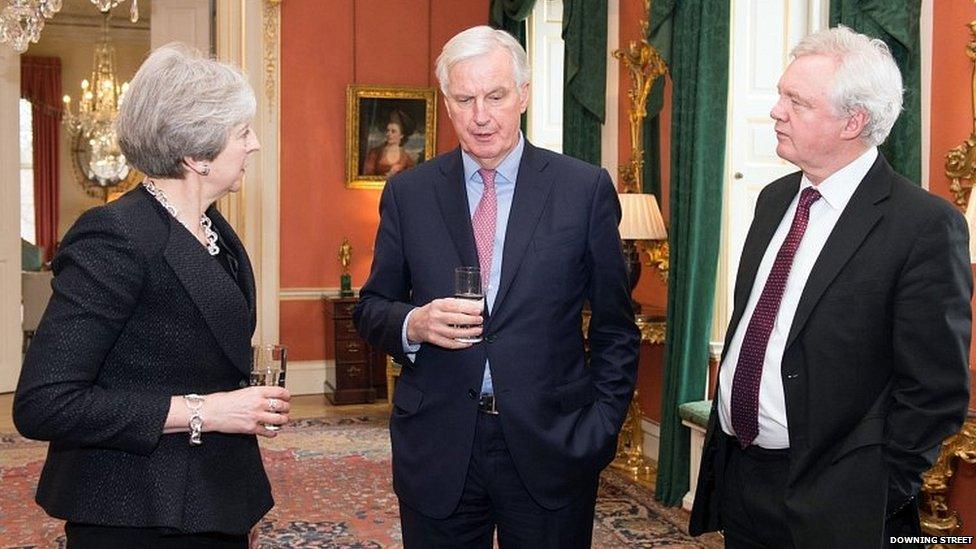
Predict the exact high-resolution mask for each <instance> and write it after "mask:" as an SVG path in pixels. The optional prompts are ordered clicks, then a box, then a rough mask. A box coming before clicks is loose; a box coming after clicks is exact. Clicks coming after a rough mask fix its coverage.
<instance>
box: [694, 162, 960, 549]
mask: <svg viewBox="0 0 976 549" xmlns="http://www.w3.org/2000/svg"><path fill="white" fill-rule="evenodd" d="M800 177H801V175H800V174H799V173H794V174H791V175H788V176H786V177H783V178H782V179H779V180H777V181H775V182H773V183H772V184H770V185H769V186H768V187H766V188H765V189H764V190H763V191H762V193H761V194H760V195H759V200H758V202H757V204H756V216H755V220H754V221H753V224H752V227H750V229H749V233H748V235H747V236H746V242H745V246H744V249H743V253H742V261H741V263H740V265H739V272H738V275H737V278H736V284H735V308H734V311H733V313H732V320H731V323H730V324H729V328H728V332H727V334H726V341H725V346H726V349H728V346H729V342H730V341H731V339H732V336H733V335H734V334H735V330H736V328H737V327H738V326H739V321H740V320H741V318H742V314H743V309H744V308H745V306H746V303H747V301H748V299H749V293H750V291H751V290H752V287H753V283H754V281H755V277H756V271H757V270H758V268H759V263H760V261H761V260H762V257H763V253H764V252H765V250H766V248H767V246H768V244H769V241H770V239H771V238H772V235H773V233H774V232H775V231H776V227H777V226H778V225H779V222H780V220H781V219H782V218H783V215H784V214H785V213H786V210H787V208H788V207H789V205H790V202H791V201H792V200H793V198H794V196H796V193H797V192H798V189H799V184H800ZM972 286H973V284H972V272H971V271H970V266H969V254H968V246H967V229H966V223H965V220H964V219H963V217H962V215H961V214H960V213H959V212H958V211H956V209H955V208H954V207H953V206H952V205H950V204H949V203H948V202H946V201H945V200H943V199H941V198H939V197H937V196H935V195H932V194H929V193H928V192H926V191H925V190H923V189H921V188H919V187H917V186H915V185H913V184H911V183H910V182H908V181H907V180H906V179H904V178H903V177H901V176H900V175H898V174H896V173H895V172H894V171H892V169H891V167H890V166H889V165H888V163H887V162H886V161H885V159H884V158H883V157H881V156H880V155H879V157H878V159H877V161H876V162H875V163H874V165H873V166H872V167H871V169H870V171H869V172H868V173H867V175H866V176H865V178H864V180H863V181H861V183H860V185H859V186H858V188H857V190H856V191H855V193H854V195H853V196H852V197H851V200H850V202H849V203H848V205H847V208H846V209H845V210H844V212H843V214H842V215H841V217H840V219H839V220H838V221H837V225H836V226H835V227H834V229H833V232H831V234H830V237H829V238H828V239H827V242H826V244H825V245H824V248H823V251H822V252H821V253H820V256H819V258H818V259H817V262H816V264H815V265H814V268H813V271H812V272H811V273H810V278H809V279H808V280H807V283H806V285H805V287H804V289H803V293H802V296H801V298H800V303H799V306H798V307H797V310H796V315H795V316H794V318H793V324H792V326H791V327H790V332H789V335H788V338H787V343H786V349H785V351H784V353H783V362H782V380H783V388H784V392H785V397H786V414H787V421H788V423H789V437H790V472H789V483H788V487H787V493H786V498H785V502H784V505H786V509H787V515H788V517H789V519H790V530H791V532H792V533H793V541H794V542H795V543H796V546H797V547H811V548H814V547H815V548H822V547H857V548H860V547H865V548H867V547H879V546H881V545H882V544H883V543H884V542H886V541H887V538H886V537H885V536H884V532H885V529H886V528H888V529H889V531H901V532H905V531H906V530H905V528H904V525H896V524H892V523H891V521H890V520H889V521H888V522H889V523H888V524H886V516H895V515H897V517H898V518H899V519H900V520H903V521H907V522H909V523H910V522H914V525H909V527H908V531H911V530H916V531H917V522H918V516H917V511H916V510H915V509H914V508H912V506H911V502H912V501H913V500H912V498H913V496H914V495H915V493H916V492H917V491H918V488H919V485H920V482H921V474H922V472H924V471H925V470H926V469H927V468H928V467H929V466H930V465H931V463H932V461H933V459H934V458H935V456H936V455H937V452H938V448H939V445H940V443H941V442H942V439H943V438H945V437H946V436H948V435H950V434H952V433H954V432H955V431H956V430H958V429H959V427H960V426H961V424H962V421H963V419H964V418H965V414H966V407H967V403H968V400H969V396H968V392H969V382H968V375H969V370H968V366H967V364H968V358H969V339H970V324H971V312H970V297H971V295H972ZM723 358H724V357H723ZM715 402H716V403H717V399H715ZM730 446H731V445H730V439H729V437H727V436H725V434H724V433H723V432H722V428H721V426H720V425H719V422H718V417H717V413H716V410H715V406H714V405H713V409H712V415H711V418H710V420H709V425H708V432H707V434H706V438H705V448H704V452H703V456H702V463H701V472H700V473H699V480H698V489H697V492H696V494H695V505H694V509H693V511H692V515H691V525H690V529H691V532H692V533H693V534H699V533H702V532H705V531H711V530H719V529H721V528H722V517H721V515H720V499H721V493H722V481H723V465H724V463H725V460H726V456H727V451H728V450H729V449H730ZM906 505H908V507H906V508H905V509H903V507H905V506H906ZM906 509H907V510H908V512H901V513H898V511H905V510H906Z"/></svg>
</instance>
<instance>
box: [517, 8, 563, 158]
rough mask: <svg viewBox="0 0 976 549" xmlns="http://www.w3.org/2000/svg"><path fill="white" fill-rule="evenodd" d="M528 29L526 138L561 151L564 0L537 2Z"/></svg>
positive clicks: (535, 143)
mask: <svg viewBox="0 0 976 549" xmlns="http://www.w3.org/2000/svg"><path fill="white" fill-rule="evenodd" d="M526 28H527V31H528V32H527V36H526V40H525V41H526V42H527V44H526V49H527V50H528V54H529V63H530V65H531V66H532V92H531V95H530V96H529V109H528V127H527V128H526V131H527V132H528V136H527V137H528V139H529V141H531V142H532V143H533V144H534V145H535V146H537V147H542V148H544V149H549V150H551V151H556V152H562V150H563V50H564V48H565V45H564V43H563V38H562V32H563V1H562V0H543V1H541V2H536V4H535V7H534V8H532V14H531V15H530V16H529V18H528V20H527V21H526Z"/></svg>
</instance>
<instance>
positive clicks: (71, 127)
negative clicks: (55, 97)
mask: <svg viewBox="0 0 976 549" xmlns="http://www.w3.org/2000/svg"><path fill="white" fill-rule="evenodd" d="M92 1H93V2H94V1H95V0H92ZM103 13H104V15H105V20H104V22H103V23H102V39H101V40H100V41H99V42H98V43H97V44H96V45H95V54H94V61H93V63H92V76H91V80H90V81H89V80H82V81H81V97H80V99H79V101H78V112H77V114H76V113H74V112H72V110H71V96H68V95H65V96H64V118H63V119H62V122H63V123H64V125H65V127H67V129H68V131H69V132H70V133H72V134H73V135H75V136H76V137H77V138H79V139H81V140H82V141H83V142H87V146H88V147H87V148H88V150H89V153H90V154H89V161H88V173H87V174H86V175H87V176H88V178H89V180H92V181H94V182H97V184H98V185H99V186H100V187H111V186H114V185H117V184H118V183H119V182H121V181H123V180H124V179H125V178H126V176H128V175H129V166H128V165H127V164H126V160H125V156H124V155H123V154H122V151H121V150H120V149H119V145H118V139H117V138H116V135H115V128H114V126H113V122H114V121H115V117H116V116H117V115H118V109H119V105H121V103H122V100H123V98H124V96H125V91H126V89H128V87H129V83H128V82H125V83H122V84H121V85H120V84H119V79H118V77H116V76H115V48H114V47H113V46H112V43H111V42H110V41H109V38H108V19H109V14H108V12H107V11H106V12H103Z"/></svg>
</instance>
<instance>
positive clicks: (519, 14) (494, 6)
mask: <svg viewBox="0 0 976 549" xmlns="http://www.w3.org/2000/svg"><path fill="white" fill-rule="evenodd" d="M533 7H535V0H491V4H490V5H489V7H488V24H490V25H491V26H492V27H494V28H496V29H502V30H504V31H508V33H509V34H511V35H512V36H514V37H515V38H516V39H517V40H518V41H519V44H522V47H523V48H524V47H525V20H526V19H527V18H528V17H529V14H531V13H532V8H533Z"/></svg>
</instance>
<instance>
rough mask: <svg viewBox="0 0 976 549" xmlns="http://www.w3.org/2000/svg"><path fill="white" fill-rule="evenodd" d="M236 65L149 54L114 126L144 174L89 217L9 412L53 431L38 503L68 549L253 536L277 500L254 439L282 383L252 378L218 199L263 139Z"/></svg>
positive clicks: (224, 542)
mask: <svg viewBox="0 0 976 549" xmlns="http://www.w3.org/2000/svg"><path fill="white" fill-rule="evenodd" d="M254 111H255V99H254V93H253V91H252V90H251V89H250V87H249V86H248V84H247V81H246V80H245V79H244V77H243V76H242V75H241V73H240V72H239V71H238V70H237V69H235V68H233V67H231V66H229V65H225V64H223V63H219V62H216V61H212V60H209V59H206V58H204V57H202V56H200V55H199V53H198V52H196V51H194V50H191V49H189V48H187V47H185V46H182V45H179V44H170V45H168V46H164V47H162V48H160V49H158V50H156V51H155V52H153V53H152V55H150V56H149V58H148V59H147V60H146V62H145V63H143V65H142V67H141V68H140V69H139V71H138V72H137V73H136V75H135V77H134V78H133V79H132V82H131V84H130V86H129V89H128V92H127V93H126V96H125V100H124V102H123V103H122V106H121V110H120V113H119V117H118V120H117V122H116V124H117V133H118V138H119V145H120V147H121V149H122V152H123V153H124V154H125V156H126V158H127V159H128V161H129V162H130V163H131V164H132V165H133V166H135V167H136V168H138V169H139V170H140V171H142V172H143V173H145V174H147V176H146V179H145V180H144V181H143V183H142V185H141V186H139V187H137V188H136V189H134V190H132V191H130V192H129V193H127V194H126V195H125V196H123V197H121V198H120V199H118V200H116V201H115V202H112V203H110V204H107V205H105V206H100V207H97V208H93V209H91V210H89V211H87V212H85V213H84V214H83V215H82V216H81V218H80V219H79V220H78V221H77V223H75V225H74V226H73V227H72V228H71V230H70V231H69V232H68V234H67V235H66V236H65V238H64V241H63V243H62V244H61V249H60V251H59V253H58V255H57V256H56V257H55V259H54V262H53V269H54V273H55V277H54V282H53V284H52V285H53V288H54V295H53V296H52V298H51V301H50V303H49V305H48V307H47V310H46V311H45V314H44V318H43V319H42V321H41V324H40V326H39V327H38V329H37V332H36V335H35V336H34V340H33V342H32V343H31V345H30V348H29V350H28V352H27V356H26V357H25V360H24V367H23V370H22V371H21V376H20V382H19V384H18V387H17V394H16V396H15V399H14V411H13V414H14V415H13V419H14V422H15V424H16V425H17V429H18V430H19V431H20V432H21V433H22V434H23V435H24V436H26V437H28V438H33V439H38V440H48V441H51V444H50V446H49V449H48V456H47V461H46V462H45V464H44V469H43V471H42V472H41V478H40V482H39V483H38V487H37V502H38V503H39V504H40V505H41V507H43V508H44V510H45V511H47V512H48V514H50V515H51V516H53V517H57V518H61V519H64V520H66V521H67V524H66V525H65V533H66V535H67V541H68V548H69V549H85V548H88V547H93V548H94V547H98V548H100V549H104V548H112V547H120V548H121V547H126V548H129V547H140V548H146V547H174V548H175V547H180V548H182V547H247V545H248V532H249V531H251V529H252V527H253V526H254V525H255V524H256V523H257V522H258V520H260V519H261V517H262V516H263V515H264V514H265V513H266V512H267V511H268V510H269V509H270V508H271V506H272V505H273V501H272V499H271V488H270V485H269V483H268V478H267V476H266V475H265V472H264V467H263V465H262V463H261V455H260V453H259V450H258V444H257V438H256V437H255V435H260V436H265V437H274V436H275V433H274V432H273V431H270V430H267V429H265V427H264V425H266V424H274V425H282V424H284V423H286V422H287V421H288V415H287V414H288V409H289V402H288V401H289V398H290V397H289V394H288V392H287V391H286V390H285V389H283V388H278V387H248V374H249V371H250V364H251V359H250V339H251V334H252V333H253V331H254V323H255V312H254V274H253V272H252V270H251V264H250V262H249V261H248V257H247V253H246V252H245V251H244V247H243V246H242V245H241V242H240V240H239V239H238V238H237V235H236V234H234V231H233V229H232V228H231V227H230V225H228V224H227V222H226V221H225V220H224V218H223V217H221V215H220V213H219V212H218V211H217V209H216V208H214V207H213V204H214V202H215V201H216V200H217V199H218V198H220V197H221V196H223V195H225V194H227V193H228V192H234V191H237V190H239V189H240V185H241V177H242V176H243V175H244V166H245V162H246V160H247V158H248V157H249V156H250V155H251V154H252V153H254V152H255V151H257V150H258V149H259V148H260V145H259V144H258V140H257V137H256V136H255V135H254V132H253V131H252V130H251V127H250V124H249V120H250V119H251V118H252V117H253V116H254Z"/></svg>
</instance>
